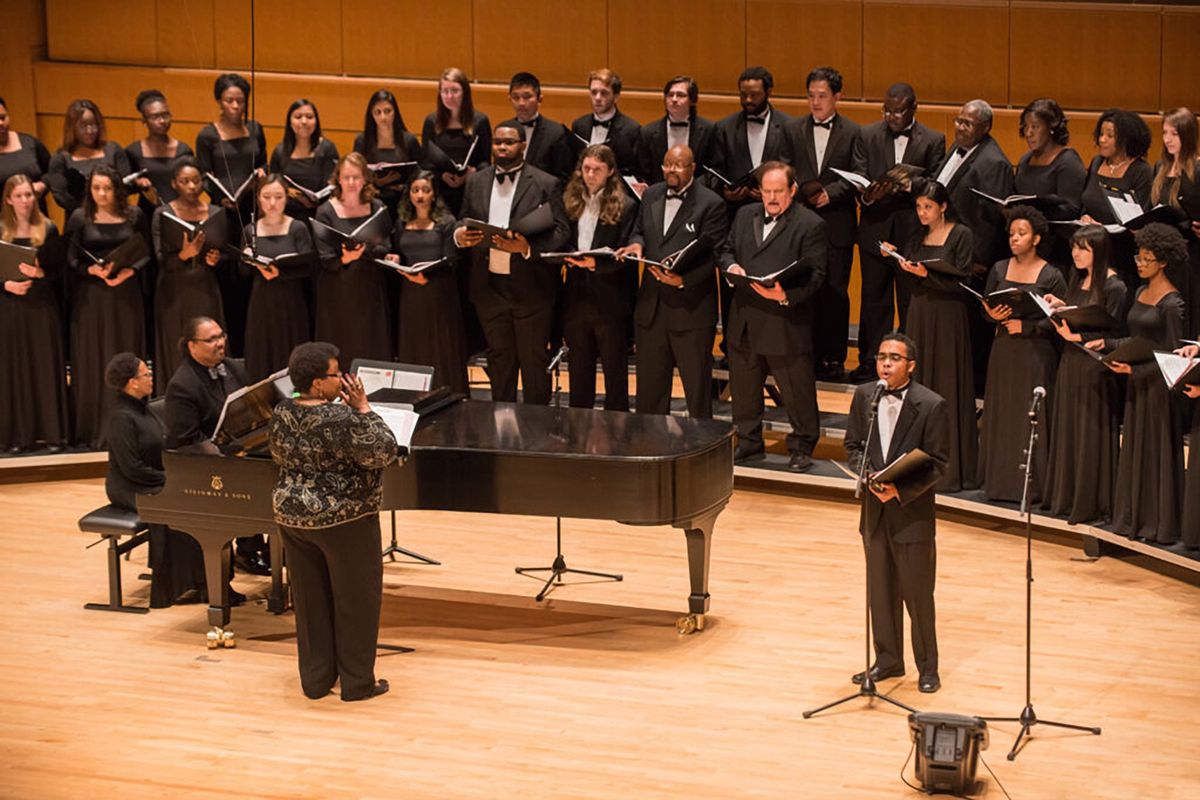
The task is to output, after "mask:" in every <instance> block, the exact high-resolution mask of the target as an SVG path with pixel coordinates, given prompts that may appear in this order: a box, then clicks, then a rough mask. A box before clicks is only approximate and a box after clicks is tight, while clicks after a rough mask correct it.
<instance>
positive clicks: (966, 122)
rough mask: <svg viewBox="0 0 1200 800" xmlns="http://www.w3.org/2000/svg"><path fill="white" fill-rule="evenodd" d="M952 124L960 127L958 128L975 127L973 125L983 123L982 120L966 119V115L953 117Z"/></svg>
mask: <svg viewBox="0 0 1200 800" xmlns="http://www.w3.org/2000/svg"><path fill="white" fill-rule="evenodd" d="M954 124H955V125H957V126H958V127H960V128H975V127H977V126H979V125H982V124H983V122H982V121H976V120H973V119H967V118H966V117H955V118H954Z"/></svg>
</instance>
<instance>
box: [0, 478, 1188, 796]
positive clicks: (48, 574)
mask: <svg viewBox="0 0 1200 800" xmlns="http://www.w3.org/2000/svg"><path fill="white" fill-rule="evenodd" d="M103 498H104V490H103V484H102V481H100V480H95V479H89V480H76V481H58V482H43V483H37V484H9V485H3V486H0V503H2V504H3V507H4V509H5V524H4V532H3V543H4V548H5V553H4V558H3V561H2V563H0V637H2V640H3V645H2V646H0V707H2V708H3V712H2V713H0V796H3V797H6V798H7V797H12V798H39V799H40V798H80V797H87V798H109V797H121V798H142V797H147V798H149V797H153V798H162V797H172V798H173V797H204V796H209V797H223V798H260V797H261V798H268V797H270V798H275V797H314V798H328V797H381V798H382V797H389V798H390V797H454V798H457V797H481V798H484V797H486V798H493V797H523V798H524V797H538V796H551V797H554V796H557V797H596V798H605V799H606V800H608V799H609V798H626V797H628V798H654V797H689V798H694V797H713V798H733V797H738V798H740V797H770V798H855V799H857V798H896V797H915V796H918V795H917V793H916V792H914V791H912V790H910V789H908V788H906V787H905V786H904V785H903V784H902V783H901V781H900V777H899V776H900V769H901V765H902V764H903V763H904V761H905V757H906V755H907V754H908V752H909V747H910V743H909V737H908V729H907V724H906V720H905V715H904V713H903V712H901V711H899V710H897V709H894V708H892V707H890V706H888V705H886V704H882V703H879V704H877V705H876V706H875V707H870V708H868V707H867V706H866V705H865V701H861V700H859V701H854V702H852V703H850V704H847V705H845V706H842V707H841V708H840V709H838V710H836V711H834V712H831V713H827V714H825V715H822V716H818V717H815V718H813V719H810V720H803V719H801V716H800V715H801V712H802V711H803V710H804V709H806V708H810V707H813V706H816V705H820V704H822V703H824V702H826V701H829V700H832V699H835V698H837V697H840V696H842V695H844V694H847V693H849V692H850V691H851V689H852V687H851V684H850V683H849V680H848V679H849V676H850V674H851V673H852V672H855V671H857V670H858V669H861V665H862V657H863V656H862V551H861V546H860V544H859V537H858V536H857V534H856V533H855V532H854V526H855V519H856V509H855V507H854V506H852V505H849V504H847V503H843V502H836V501H832V500H819V499H805V498H797V497H788V496H783V495H773V494H766V493H758V492H753V491H748V490H742V489H739V490H738V491H737V492H736V493H735V495H734V498H733V501H732V503H731V504H730V506H729V507H728V508H727V509H726V511H725V513H724V514H722V516H721V518H720V519H719V520H718V523H717V527H716V534H715V539H714V545H713V554H712V559H713V564H712V579H711V592H712V598H713V599H712V613H711V615H710V616H709V618H708V622H709V625H708V628H707V629H706V630H705V631H704V632H703V633H702V634H700V635H695V636H687V637H681V636H679V635H677V634H676V632H675V628H674V624H673V623H674V620H675V617H676V616H677V615H678V614H679V613H680V612H681V611H682V610H683V609H684V607H685V597H686V593H687V578H686V561H685V553H684V540H683V536H682V534H681V533H680V532H678V531H675V530H670V529H667V528H629V527H624V526H620V525H617V524H606V523H595V522H579V521H570V520H568V521H566V522H565V524H564V541H565V550H566V554H567V561H568V564H570V565H572V566H576V567H579V568H583V569H600V570H606V571H616V572H623V573H624V574H625V580H624V582H622V583H586V584H583V583H581V584H574V585H571V586H568V587H565V588H562V589H559V590H557V591H555V592H554V593H553V594H552V595H551V599H550V600H549V601H548V602H546V603H545V604H544V605H543V606H540V607H539V606H538V605H537V604H535V603H534V602H533V600H532V595H533V594H534V593H535V591H536V589H537V587H538V585H537V584H535V582H534V581H533V580H531V579H529V578H524V577H521V576H519V575H516V574H514V572H513V567H514V566H515V565H531V564H542V563H548V562H549V560H550V559H551V557H552V556H553V548H554V523H553V520H549V519H535V518H523V517H494V516H479V515H463V514H448V513H432V512H430V513H405V514H401V515H399V519H400V523H401V526H402V529H401V530H402V535H401V543H402V544H403V545H404V546H406V547H409V548H411V549H414V550H417V551H419V552H423V553H426V554H428V555H431V556H433V557H435V558H438V559H440V560H442V561H443V562H444V566H441V567H428V566H415V565H411V566H410V565H401V564H395V565H391V566H388V567H387V568H386V569H385V578H384V580H385V595H384V607H383V623H382V630H381V641H383V642H387V643H395V644H405V645H410V646H413V647H415V648H416V649H417V650H416V652H415V653H412V654H405V655H398V654H391V653H386V654H381V657H380V659H379V665H378V674H379V675H380V676H381V677H386V678H388V679H389V680H390V681H391V684H392V690H391V692H390V693H389V694H387V695H386V696H384V697H381V698H378V699H375V700H372V701H370V702H366V703H354V704H345V703H342V702H340V701H339V700H338V699H337V697H336V695H331V696H329V697H327V698H325V699H323V700H320V701H316V702H314V701H309V700H306V699H305V698H304V697H303V696H302V695H301V693H300V689H299V685H298V680H297V676H296V667H295V639H294V632H293V620H292V617H291V616H290V614H289V615H284V616H279V617H276V616H271V615H268V614H267V613H266V612H265V609H264V607H263V604H262V602H258V603H250V604H248V605H247V606H246V607H243V608H241V609H235V611H234V623H233V628H234V629H235V630H236V631H237V636H238V647H237V649H235V650H228V651H227V650H216V651H208V650H206V649H204V632H205V630H206V624H205V621H204V612H203V608H202V607H200V606H177V607H174V608H170V609H164V610H155V611H153V612H151V613H150V614H147V615H126V614H113V613H104V612H93V611H84V610H83V608H82V606H83V603H84V602H85V601H88V600H96V601H101V600H103V599H104V598H105V591H106V589H105V586H106V582H105V577H104V553H103V547H95V548H92V549H90V550H84V545H85V544H87V543H88V542H89V539H88V538H87V537H85V536H84V535H83V534H80V533H78V532H77V530H76V528H75V522H76V520H77V518H78V517H79V516H80V515H81V514H82V513H83V512H85V511H87V510H90V509H91V508H94V507H96V506H98V505H101V504H102V503H103ZM385 523H386V516H385ZM385 527H386V525H385ZM938 542H939V548H938V549H939V558H938V561H939V564H938V567H939V569H938V572H939V575H938V590H937V602H938V612H939V613H938V616H939V620H938V630H939V635H940V645H941V662H942V669H941V677H942V683H943V689H942V691H941V692H940V693H938V694H936V695H922V694H920V693H918V692H917V690H916V678H917V676H916V672H915V668H914V667H913V665H912V659H911V652H910V653H909V654H908V669H909V672H908V675H907V677H905V678H904V679H902V680H899V681H896V680H892V681H886V682H884V683H883V684H882V688H883V689H884V690H887V691H891V692H892V693H893V694H894V696H895V697H897V698H898V699H900V700H902V701H904V702H906V703H909V704H911V705H915V706H916V707H918V708H921V709H924V710H931V711H948V712H957V713H969V714H985V715H986V714H991V715H1001V716H1015V715H1017V714H1018V713H1019V712H1020V710H1021V707H1022V705H1023V702H1024V699H1023V698H1024V656H1023V645H1024V627H1023V625H1024V602H1023V601H1024V589H1023V570H1024V552H1025V550H1024V540H1023V538H1021V537H1020V536H1018V535H1016V532H1007V533H1006V532H1002V531H996V530H985V529H982V528H978V527H974V526H971V525H968V524H966V523H964V522H962V521H943V522H942V523H941V525H940V535H939V539H938ZM145 557H146V556H145V549H144V548H142V549H139V550H138V551H135V553H134V555H133V561H132V562H131V563H130V564H129V565H128V567H127V568H126V570H125V587H126V597H127V601H130V600H132V601H133V602H138V603H142V604H144V603H145V602H146V597H147V595H148V584H147V583H145V582H140V581H138V580H137V574H138V573H139V572H140V571H142V569H143V568H144V564H145ZM1034 575H1035V578H1036V582H1035V584H1034V593H1035V594H1034V707H1035V709H1036V710H1037V712H1038V714H1039V716H1041V717H1043V718H1045V719H1050V720H1058V721H1064V722H1072V723H1077V724H1084V725H1099V726H1102V727H1103V729H1104V732H1103V735H1101V736H1091V735H1088V734H1082V733H1074V732H1066V731H1059V730H1054V729H1050V728H1038V729H1035V735H1034V737H1033V739H1032V741H1030V742H1029V743H1028V744H1027V746H1026V747H1025V749H1024V751H1023V752H1022V753H1021V754H1020V755H1019V756H1018V758H1017V760H1016V761H1015V762H1008V761H1006V760H1005V758H1004V755H1005V753H1006V752H1007V750H1008V748H1009V746H1010V745H1011V743H1012V740H1013V737H1014V736H1015V734H1016V731H1017V728H1016V726H1015V725H1012V724H994V725H993V726H992V727H991V738H992V744H991V747H990V749H988V750H987V751H986V752H985V753H984V756H985V758H986V760H987V762H988V763H989V764H990V765H991V767H992V768H993V769H994V770H995V772H996V774H997V775H998V776H999V778H1000V780H1001V781H1002V782H1003V783H1004V785H1005V787H1006V788H1007V789H1008V792H1009V793H1010V794H1011V796H1012V797H1013V798H1014V799H1016V800H1029V799H1030V798H1114V799H1115V798H1131V797H1155V798H1194V797H1197V796H1200V767H1198V766H1197V765H1198V764H1200V743H1198V741H1197V737H1196V735H1195V730H1196V721H1197V720H1198V719H1200V691H1198V690H1197V682H1198V680H1197V679H1198V678H1200V668H1198V667H1197V664H1200V588H1197V587H1196V586H1195V585H1190V584H1189V583H1186V582H1182V581H1180V580H1177V579H1174V578H1170V577H1166V576H1164V575H1161V574H1159V573H1157V572H1154V571H1150V570H1147V569H1143V568H1141V567H1139V566H1136V565H1134V564H1131V563H1128V562H1126V561H1121V560H1117V559H1112V558H1105V559H1102V560H1100V561H1096V562H1089V561H1086V560H1082V558H1081V556H1080V554H1079V551H1078V550H1077V549H1076V548H1075V546H1074V545H1072V546H1062V545H1059V544H1056V543H1053V542H1051V541H1035V543H1034ZM236 585H237V586H238V587H239V588H241V589H242V590H243V591H247V592H249V593H251V594H252V595H257V596H259V597H265V594H266V588H267V587H266V579H265V578H245V577H241V576H239V578H238V580H237V582H236ZM980 774H981V776H982V777H983V778H984V779H985V781H986V784H985V786H984V788H983V789H982V790H981V792H980V794H978V795H977V796H980V797H987V798H999V797H1002V796H1003V795H1002V794H1001V792H1000V790H999V788H998V787H997V786H996V784H995V781H994V780H993V779H992V778H991V777H990V776H988V775H987V773H986V771H985V770H984V769H983V767H982V765H981V767H980ZM909 777H910V780H911V768H910V769H909Z"/></svg>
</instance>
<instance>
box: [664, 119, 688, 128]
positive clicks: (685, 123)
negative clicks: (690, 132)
mask: <svg viewBox="0 0 1200 800" xmlns="http://www.w3.org/2000/svg"><path fill="white" fill-rule="evenodd" d="M690 124H691V123H689V122H688V121H687V120H686V119H685V120H684V121H683V122H676V121H675V120H673V119H669V120H667V125H669V126H671V127H672V128H686V127H687V126H688V125H690Z"/></svg>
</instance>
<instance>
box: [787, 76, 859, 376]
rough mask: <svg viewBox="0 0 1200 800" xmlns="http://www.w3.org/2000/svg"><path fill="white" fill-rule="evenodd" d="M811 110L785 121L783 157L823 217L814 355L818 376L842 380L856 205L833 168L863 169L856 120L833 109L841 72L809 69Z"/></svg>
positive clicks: (849, 188) (806, 198) (809, 202)
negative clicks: (822, 258)
mask: <svg viewBox="0 0 1200 800" xmlns="http://www.w3.org/2000/svg"><path fill="white" fill-rule="evenodd" d="M805 85H806V87H807V90H808V107H809V113H808V114H805V115H804V116H802V117H797V118H796V119H793V120H792V121H791V122H789V123H788V125H787V128H786V132H787V150H786V153H787V154H786V156H785V159H784V160H786V161H788V162H790V163H791V164H792V166H793V167H795V169H796V181H797V182H798V183H799V184H800V192H801V193H802V195H803V196H802V197H801V199H802V200H803V201H804V202H805V203H806V204H807V205H808V206H809V207H810V208H812V209H813V210H814V211H816V212H817V216H819V217H820V218H821V219H823V220H825V235H826V236H827V237H828V239H829V242H828V245H827V252H828V263H827V264H826V266H825V282H824V283H823V284H822V285H821V287H820V288H819V289H818V290H817V296H816V302H815V303H814V305H813V309H814V311H815V315H814V318H813V358H814V360H815V362H816V373H817V378H818V379H820V380H832V381H841V380H845V377H846V371H845V361H846V340H847V339H848V337H849V334H850V295H849V293H848V292H849V289H850V267H851V265H852V264H853V263H854V242H855V239H856V238H857V228H858V205H857V202H856V192H855V190H854V187H853V186H852V185H851V184H850V183H849V182H847V181H846V180H844V179H843V178H840V177H838V175H837V173H835V172H833V170H834V169H840V170H843V171H845V172H855V173H858V174H862V173H864V172H866V170H867V165H866V162H865V161H864V160H863V158H862V146H861V145H860V144H859V137H860V136H861V135H862V131H861V128H859V125H858V123H857V122H855V121H853V120H851V119H849V118H847V117H846V116H845V115H843V114H839V113H837V105H838V101H839V100H841V99H842V74H841V73H840V72H838V71H837V70H836V69H834V68H833V67H817V68H816V69H814V70H813V71H812V72H810V73H808V78H807V80H806V81H805Z"/></svg>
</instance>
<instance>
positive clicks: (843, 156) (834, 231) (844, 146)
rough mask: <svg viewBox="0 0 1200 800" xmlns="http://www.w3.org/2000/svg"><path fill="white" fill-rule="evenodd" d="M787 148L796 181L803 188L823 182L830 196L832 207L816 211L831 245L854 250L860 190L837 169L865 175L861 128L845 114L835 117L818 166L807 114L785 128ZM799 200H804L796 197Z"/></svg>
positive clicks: (811, 128)
mask: <svg viewBox="0 0 1200 800" xmlns="http://www.w3.org/2000/svg"><path fill="white" fill-rule="evenodd" d="M786 133H787V148H786V150H785V155H784V160H785V161H788V162H790V163H791V165H792V166H793V167H794V168H795V169H796V180H797V182H799V184H800V185H801V186H803V185H804V184H805V183H807V182H809V181H813V180H816V181H820V183H821V186H822V187H824V189H825V193H826V194H828V195H829V205H827V206H825V207H824V208H815V209H813V210H814V211H816V212H817V215H818V216H820V217H821V219H823V220H825V227H826V232H827V233H828V235H829V243H830V244H831V245H833V246H835V247H852V246H853V245H854V241H855V238H856V237H855V228H856V221H857V219H858V209H857V204H856V202H855V201H856V199H857V196H858V190H857V189H855V188H854V187H853V186H852V185H850V183H849V182H848V181H845V180H843V179H842V178H840V177H838V175H837V173H835V172H834V171H833V168H834V167H837V168H838V169H840V170H844V171H846V172H857V173H860V174H861V173H863V172H864V171H866V164H865V163H863V162H862V161H861V160H860V154H861V145H860V144H859V141H858V140H859V136H860V134H861V128H860V127H859V125H858V123H857V122H855V121H854V120H852V119H850V118H849V117H847V116H846V115H845V114H837V115H835V116H834V118H833V128H832V129H831V130H830V131H829V143H828V144H827V145H826V147H825V160H824V162H822V163H820V164H818V163H817V149H816V145H814V144H813V117H812V114H805V115H804V116H803V117H796V118H795V119H793V120H791V121H790V122H789V123H788V125H787V128H786ZM796 199H797V200H801V201H803V200H804V198H803V197H800V196H799V194H797V197H796Z"/></svg>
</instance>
